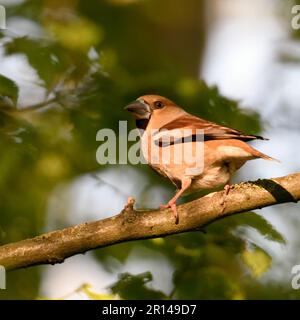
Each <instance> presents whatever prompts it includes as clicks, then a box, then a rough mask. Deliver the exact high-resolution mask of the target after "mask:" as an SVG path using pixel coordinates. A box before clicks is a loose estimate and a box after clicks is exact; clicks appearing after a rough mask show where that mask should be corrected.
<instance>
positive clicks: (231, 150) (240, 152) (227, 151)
mask: <svg viewBox="0 0 300 320" xmlns="http://www.w3.org/2000/svg"><path fill="white" fill-rule="evenodd" d="M218 151H219V152H220V153H221V154H222V155H223V156H224V158H248V159H249V158H254V156H253V155H252V154H251V153H250V152H248V151H246V150H244V149H242V148H239V147H232V146H219V147H218Z"/></svg>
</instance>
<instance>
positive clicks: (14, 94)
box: [0, 74, 19, 107]
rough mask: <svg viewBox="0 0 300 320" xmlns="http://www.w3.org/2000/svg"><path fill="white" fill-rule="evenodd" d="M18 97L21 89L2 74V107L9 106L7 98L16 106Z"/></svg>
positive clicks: (0, 86) (0, 101)
mask: <svg viewBox="0 0 300 320" xmlns="http://www.w3.org/2000/svg"><path fill="white" fill-rule="evenodd" d="M18 95H19V88H18V86H17V85H16V84H15V82H14V81H12V80H10V79H8V78H7V77H5V76H3V75H2V74H0V107H2V106H6V105H7V102H6V99H5V98H10V99H11V101H12V102H13V104H14V105H16V104H17V101H18ZM5 102H6V103H5Z"/></svg>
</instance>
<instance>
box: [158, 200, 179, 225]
mask: <svg viewBox="0 0 300 320" xmlns="http://www.w3.org/2000/svg"><path fill="white" fill-rule="evenodd" d="M159 208H160V209H161V210H164V209H168V208H170V209H171V210H172V213H173V216H174V218H175V223H176V224H178V222H179V216H178V212H177V207H176V203H173V202H169V203H168V204H162V205H161V206H160V207H159Z"/></svg>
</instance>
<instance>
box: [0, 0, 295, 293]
mask: <svg viewBox="0 0 300 320" xmlns="http://www.w3.org/2000/svg"><path fill="white" fill-rule="evenodd" d="M0 4H1V5H4V6H5V8H6V13H7V29H6V30H0V148H1V150H2V152H1V156H0V199H1V200H0V212H1V214H0V242H1V244H5V243H10V242H13V241H18V240H21V239H25V238H29V237H33V236H35V235H38V234H40V233H43V232H46V231H50V230H54V229H58V228H63V227H66V226H70V225H73V224H77V223H81V222H85V221H91V220H97V219H102V218H105V217H109V216H112V215H114V214H116V213H118V212H119V211H120V210H121V209H122V208H123V206H124V203H125V202H126V200H127V197H128V196H134V197H135V198H136V200H137V207H138V208H155V207H158V206H159V204H161V203H164V202H166V200H167V199H168V198H169V197H170V196H171V195H172V194H173V192H174V188H173V186H172V185H171V184H170V183H168V181H165V180H164V179H162V178H160V177H158V176H157V175H156V174H155V173H154V172H153V171H152V170H151V169H150V168H148V167H147V166H145V165H138V166H131V165H107V166H100V165H99V164H97V162H96V151H97V148H98V147H99V145H100V142H97V141H96V133H97V131H98V130H99V129H102V128H111V129H113V130H116V131H117V130H118V122H119V120H129V129H132V128H134V122H133V121H132V119H131V117H130V115H128V114H127V113H126V112H125V111H124V110H123V107H124V106H125V105H126V104H127V103H128V102H130V101H132V100H134V99H136V98H137V97H138V96H141V95H143V94H147V93H157V94H161V95H165V96H167V97H169V98H170V99H172V100H174V101H176V102H177V103H178V104H180V105H182V106H183V107H185V109H186V110H187V111H189V112H191V113H194V114H196V115H198V116H201V117H204V118H206V119H209V120H212V121H216V122H218V123H221V124H225V125H228V126H231V127H234V128H236V129H240V130H242V131H245V132H247V133H253V134H254V133H259V134H261V135H263V136H266V137H268V138H270V141H267V142H261V141H260V142H257V143H253V145H254V146H255V147H257V148H258V149H259V150H261V151H262V152H264V153H267V154H269V155H271V156H272V157H275V158H277V159H280V161H281V163H280V164H277V163H270V162H267V161H263V160H257V161H253V162H252V163H248V164H247V165H245V166H244V167H243V168H242V169H241V170H240V172H239V174H237V175H236V177H235V181H236V182H238V181H241V180H254V179H257V178H269V177H276V176H282V175H285V174H288V173H293V172H296V171H299V160H300V151H299V148H298V141H299V139H300V131H299V129H300V128H299V123H300V112H299V107H300V106H299V104H298V103H299V101H300V91H299V83H300V42H299V41H300V32H299V31H296V30H293V28H292V26H291V20H292V18H293V15H292V13H291V8H292V6H293V5H295V4H296V1H289V0H186V1H180V0H164V1H159V0H90V1H83V0H59V1H58V0H51V1H50V0H27V1H26V0H6V1H3V0H0ZM185 200H186V199H185ZM299 227H300V216H299V206H297V205H296V204H284V205H278V206H274V207H271V208H265V209H262V210H259V211H257V212H252V213H245V214H241V215H237V216H233V217H229V218H226V219H224V220H221V221H218V222H216V223H214V224H212V225H210V226H208V227H207V228H205V230H206V233H203V232H192V233H187V234H181V235H175V236H170V237H167V238H163V239H162V238H161V239H154V240H146V241H136V242H130V243H123V244H119V245H115V246H111V247H108V248H104V249H98V250H94V251H92V252H89V253H87V254H85V255H78V256H75V257H72V258H70V259H67V260H66V261H65V262H64V263H63V264H61V265H55V266H50V265H49V266H38V267H32V268H28V269H25V270H19V271H14V272H10V273H8V275H7V290H0V298H1V299H9V298H10V299H12V298H13V299H39V298H46V299H50V298H62V299H103V298H108V297H109V298H118V297H120V298H123V299H131V298H139V299H140V298H157V299H172V298H176V299H281V298H285V299H298V298H300V291H297V290H294V289H292V287H291V279H292V274H291V269H292V267H293V265H295V264H300V253H299V250H298V248H299V245H300V234H299V231H298V229H299Z"/></svg>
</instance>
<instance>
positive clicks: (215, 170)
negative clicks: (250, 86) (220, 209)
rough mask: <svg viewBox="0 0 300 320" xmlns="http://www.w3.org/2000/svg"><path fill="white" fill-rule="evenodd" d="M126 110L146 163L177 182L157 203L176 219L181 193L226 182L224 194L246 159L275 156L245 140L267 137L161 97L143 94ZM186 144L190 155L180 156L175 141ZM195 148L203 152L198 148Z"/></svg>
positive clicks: (180, 150)
mask: <svg viewBox="0 0 300 320" xmlns="http://www.w3.org/2000/svg"><path fill="white" fill-rule="evenodd" d="M125 110H127V111H129V112H130V113H131V114H132V115H133V117H134V118H135V122H136V127H137V128H138V129H139V130H140V135H141V150H142V155H143V157H144V159H145V160H146V163H147V164H148V165H149V166H150V167H151V168H153V169H154V170H155V171H156V172H158V173H159V174H160V175H161V176H163V177H166V178H168V179H169V180H170V181H171V182H172V183H173V184H174V185H175V186H176V188H177V191H176V193H175V195H174V197H172V199H171V200H170V201H168V203H167V204H166V205H162V206H160V208H161V209H166V208H170V209H171V210H172V213H173V215H174V218H175V223H176V224H177V223H179V216H178V212H177V206H176V202H177V200H178V198H179V197H181V196H182V195H187V194H190V193H193V192H196V191H199V190H208V191H209V190H213V189H215V188H218V187H224V196H226V195H228V193H229V190H230V188H231V185H230V180H231V177H232V175H233V174H234V173H235V172H236V171H237V170H238V169H240V168H241V167H242V166H243V165H244V164H245V163H246V162H247V161H249V160H253V159H265V160H275V161H276V159H274V158H272V157H270V156H268V155H266V154H263V153H261V152H260V151H258V150H256V149H254V148H253V147H252V146H250V145H249V144H248V143H247V142H249V141H251V140H255V139H258V140H268V139H266V138H263V137H261V136H258V135H251V134H244V133H243V132H241V131H239V130H236V129H233V128H230V127H226V126H223V125H219V124H217V123H214V122H211V121H208V120H205V119H202V118H199V117H197V116H195V115H192V114H190V113H188V112H186V111H185V110H184V109H183V108H181V107H180V106H178V105H176V103H174V102H173V101H171V100H169V99H167V98H165V97H162V96H159V95H153V94H149V95H143V96H141V97H139V98H138V99H136V100H135V101H133V102H132V103H130V104H128V105H127V106H126V107H125ZM199 133H200V134H199ZM187 146H189V147H190V153H189V155H188V156H187V157H188V158H190V159H188V160H190V161H182V159H179V160H178V159H177V158H182V152H183V153H184V154H187V153H186V152H185V149H179V151H178V147H181V148H182V147H187ZM182 150H184V151H182ZM198 150H200V151H201V152H198V153H197V151H198ZM180 156H181V157H180ZM177 160H178V161H177Z"/></svg>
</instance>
